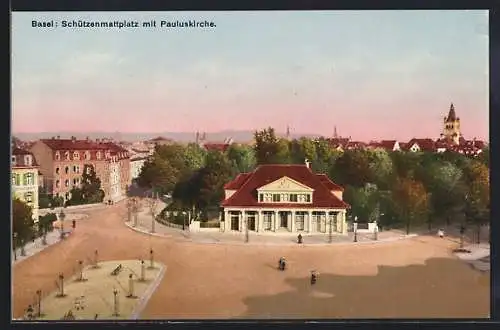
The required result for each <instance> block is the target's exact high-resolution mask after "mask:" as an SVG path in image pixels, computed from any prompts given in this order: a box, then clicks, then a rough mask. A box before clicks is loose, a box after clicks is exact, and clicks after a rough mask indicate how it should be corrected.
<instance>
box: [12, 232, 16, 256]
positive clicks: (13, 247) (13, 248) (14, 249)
mask: <svg viewBox="0 0 500 330" xmlns="http://www.w3.org/2000/svg"><path fill="white" fill-rule="evenodd" d="M12 237H13V241H12V251H14V260H17V251H16V246H17V233H16V232H14V233H13V234H12Z"/></svg>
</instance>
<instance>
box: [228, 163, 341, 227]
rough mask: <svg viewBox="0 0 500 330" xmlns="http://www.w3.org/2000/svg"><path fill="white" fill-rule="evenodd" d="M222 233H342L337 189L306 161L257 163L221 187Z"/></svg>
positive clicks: (338, 191) (339, 188)
mask: <svg viewBox="0 0 500 330" xmlns="http://www.w3.org/2000/svg"><path fill="white" fill-rule="evenodd" d="M224 189H225V199H224V201H222V203H221V206H222V208H223V218H222V221H221V226H220V230H221V231H222V232H231V231H233V232H235V231H236V232H238V231H240V232H241V231H246V230H247V228H248V231H253V232H258V233H266V232H267V233H296V234H298V233H302V234H318V233H325V234H329V233H330V232H332V233H336V234H341V235H347V223H346V211H347V209H348V208H349V207H350V206H349V205H348V204H347V203H345V202H344V201H343V200H342V194H343V190H344V189H343V188H342V187H340V186H339V185H337V184H335V183H333V182H332V181H331V180H330V179H329V178H328V176H326V175H325V174H315V173H313V172H312V170H311V168H310V163H309V162H307V161H306V164H304V165H302V164H299V165H274V164H270V165H260V166H258V167H257V168H256V169H255V170H254V171H253V172H251V173H241V174H239V175H238V176H237V177H236V178H235V179H234V180H233V181H231V182H229V183H227V184H226V185H225V186H224Z"/></svg>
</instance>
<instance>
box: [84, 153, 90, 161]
mask: <svg viewBox="0 0 500 330" xmlns="http://www.w3.org/2000/svg"><path fill="white" fill-rule="evenodd" d="M84 157H85V160H89V159H90V151H85V155H84Z"/></svg>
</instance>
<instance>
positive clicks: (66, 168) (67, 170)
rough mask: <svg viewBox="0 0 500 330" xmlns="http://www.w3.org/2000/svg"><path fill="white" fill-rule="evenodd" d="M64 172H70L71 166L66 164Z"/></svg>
mask: <svg viewBox="0 0 500 330" xmlns="http://www.w3.org/2000/svg"><path fill="white" fill-rule="evenodd" d="M64 173H66V174H68V173H69V166H66V167H65V168H64Z"/></svg>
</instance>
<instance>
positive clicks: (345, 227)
mask: <svg viewBox="0 0 500 330" xmlns="http://www.w3.org/2000/svg"><path fill="white" fill-rule="evenodd" d="M345 213H346V211H343V212H342V217H341V219H342V220H341V222H342V234H344V235H347V222H346V219H345Z"/></svg>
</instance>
